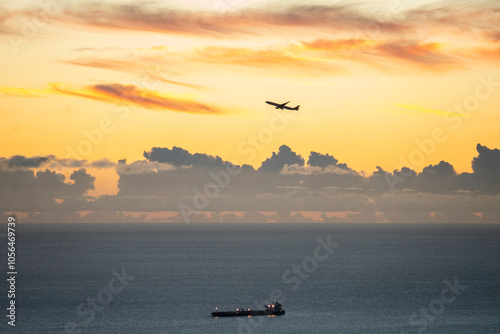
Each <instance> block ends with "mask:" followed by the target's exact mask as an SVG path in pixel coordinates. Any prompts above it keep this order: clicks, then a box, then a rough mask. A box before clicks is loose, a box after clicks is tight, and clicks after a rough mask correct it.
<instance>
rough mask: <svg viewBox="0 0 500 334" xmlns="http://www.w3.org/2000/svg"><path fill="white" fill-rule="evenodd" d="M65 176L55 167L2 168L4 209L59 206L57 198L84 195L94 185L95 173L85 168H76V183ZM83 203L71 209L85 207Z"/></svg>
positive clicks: (0, 182)
mask: <svg viewBox="0 0 500 334" xmlns="http://www.w3.org/2000/svg"><path fill="white" fill-rule="evenodd" d="M65 179H66V178H65V176H64V175H63V174H60V173H57V172H55V171H51V170H48V169H46V170H40V171H38V172H36V174H35V173H34V172H33V171H32V170H14V171H0V189H1V191H0V211H25V212H26V211H46V210H56V209H58V203H57V202H56V199H63V200H64V201H66V200H70V199H71V198H73V199H75V200H76V199H78V201H81V200H80V198H84V197H85V194H86V193H87V191H89V190H92V189H94V180H95V177H93V176H91V175H90V174H88V173H87V172H86V171H85V170H84V169H80V170H77V171H74V172H73V173H72V174H71V176H70V181H72V183H68V182H65V181H66V180H65ZM82 208H84V207H82V203H81V202H79V203H78V205H75V206H73V207H71V208H70V209H72V210H75V211H78V210H81V209H82Z"/></svg>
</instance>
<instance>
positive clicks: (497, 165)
mask: <svg viewBox="0 0 500 334" xmlns="http://www.w3.org/2000/svg"><path fill="white" fill-rule="evenodd" d="M476 150H477V153H479V155H478V156H477V157H475V158H474V159H472V169H473V170H474V175H476V176H477V178H478V179H479V180H482V181H485V182H488V183H493V184H499V183H500V150H499V149H489V148H488V147H486V146H482V145H481V144H477V147H476Z"/></svg>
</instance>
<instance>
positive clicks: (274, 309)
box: [212, 302, 285, 318]
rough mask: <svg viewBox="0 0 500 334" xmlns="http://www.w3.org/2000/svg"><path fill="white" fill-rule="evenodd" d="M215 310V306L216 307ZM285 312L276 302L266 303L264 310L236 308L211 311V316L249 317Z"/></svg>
mask: <svg viewBox="0 0 500 334" xmlns="http://www.w3.org/2000/svg"><path fill="white" fill-rule="evenodd" d="M216 310H217V308H216ZM283 314H285V310H283V306H282V305H281V304H280V303H278V302H276V303H273V304H270V305H266V309H265V310H252V309H246V310H245V309H242V308H237V309H236V311H225V312H218V311H216V312H212V317H214V318H217V317H251V316H255V315H267V316H271V317H272V316H276V315H283Z"/></svg>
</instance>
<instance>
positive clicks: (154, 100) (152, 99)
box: [0, 83, 236, 115]
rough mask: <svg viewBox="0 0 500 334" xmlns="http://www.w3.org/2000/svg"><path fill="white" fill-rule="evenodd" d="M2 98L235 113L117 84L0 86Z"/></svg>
mask: <svg viewBox="0 0 500 334" xmlns="http://www.w3.org/2000/svg"><path fill="white" fill-rule="evenodd" d="M0 93H1V94H2V95H3V96H22V97H35V96H36V97H41V96H46V95H48V94H55V93H57V94H65V95H71V96H76V97H81V98H85V99H90V100H96V101H102V102H108V103H114V102H116V101H126V102H129V103H132V104H134V105H137V106H140V107H142V108H146V109H150V110H170V111H177V112H184V113H191V114H200V115H224V114H230V113H234V112H236V111H235V110H229V109H224V108H221V107H217V106H214V105H210V104H206V103H202V102H198V101H195V100H192V99H186V98H178V97H175V96H169V95H166V94H162V93H160V92H157V91H152V90H148V89H143V88H139V87H137V86H134V85H122V84H119V83H111V84H98V85H91V86H87V87H84V88H73V87H72V86H70V85H68V84H64V83H54V84H51V89H26V88H14V87H0Z"/></svg>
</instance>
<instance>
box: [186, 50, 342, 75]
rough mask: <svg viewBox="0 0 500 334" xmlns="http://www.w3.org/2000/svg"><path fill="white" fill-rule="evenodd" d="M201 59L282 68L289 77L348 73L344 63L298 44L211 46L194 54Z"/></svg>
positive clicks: (246, 65) (270, 68)
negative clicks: (321, 55) (306, 50)
mask: <svg viewBox="0 0 500 334" xmlns="http://www.w3.org/2000/svg"><path fill="white" fill-rule="evenodd" d="M192 59H193V60H195V61H198V62H204V63H209V64H217V65H224V66H227V65H232V66H244V67H252V68H255V69H257V70H264V71H269V70H272V71H275V72H276V71H278V72H279V71H281V72H283V73H286V74H287V75H288V76H289V75H290V74H291V73H290V72H291V71H293V72H294V73H300V74H301V75H304V74H309V75H315V76H324V75H332V74H347V73H348V71H347V70H345V69H344V68H343V67H342V66H341V65H339V64H335V63H333V62H331V60H330V59H328V58H326V57H325V58H322V59H321V58H318V57H310V56H309V55H307V54H305V53H304V50H302V49H300V48H298V47H297V46H296V45H288V46H269V47H262V48H253V49H252V48H242V47H239V48H232V47H222V46H208V47H203V48H198V49H197V50H196V51H195V52H194V53H193V56H192Z"/></svg>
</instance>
